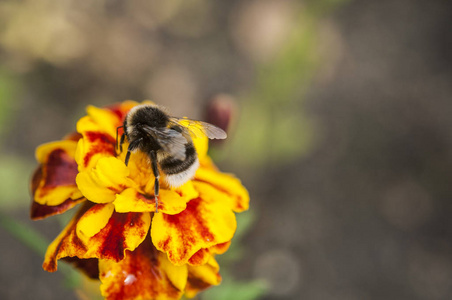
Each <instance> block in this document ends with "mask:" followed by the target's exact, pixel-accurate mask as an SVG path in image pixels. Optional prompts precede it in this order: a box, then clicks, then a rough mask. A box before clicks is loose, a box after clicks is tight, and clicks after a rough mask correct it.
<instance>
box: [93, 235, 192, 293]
mask: <svg viewBox="0 0 452 300" xmlns="http://www.w3.org/2000/svg"><path fill="white" fill-rule="evenodd" d="M99 269H100V280H101V282H102V285H101V292H102V295H103V296H104V297H105V298H106V299H107V300H116V299H118V300H123V299H124V300H127V299H157V300H167V299H179V298H180V297H181V296H182V294H183V291H184V289H185V286H186V283H187V267H186V266H180V267H177V266H175V265H173V264H171V263H170V262H169V261H168V259H167V257H166V255H165V254H164V253H162V252H159V251H157V249H155V248H154V246H153V245H152V243H151V241H150V240H149V239H147V240H145V241H144V242H143V243H142V244H141V245H140V246H139V247H138V248H137V249H135V251H133V252H129V251H128V252H127V255H126V258H125V259H124V260H122V261H120V262H119V263H115V262H113V261H105V260H101V261H100V262H99Z"/></svg>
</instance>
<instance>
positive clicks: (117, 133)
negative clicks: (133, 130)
mask: <svg viewBox="0 0 452 300" xmlns="http://www.w3.org/2000/svg"><path fill="white" fill-rule="evenodd" d="M123 127H124V126H119V127H116V144H115V149H116V150H118V136H119V128H123ZM122 143H124V133H123V134H122V135H121V141H120V142H119V147H120V149H121V152H122Z"/></svg>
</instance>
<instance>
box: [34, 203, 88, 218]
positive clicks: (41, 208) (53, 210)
mask: <svg viewBox="0 0 452 300" xmlns="http://www.w3.org/2000/svg"><path fill="white" fill-rule="evenodd" d="M83 200H84V199H77V200H72V199H67V200H66V201H64V202H63V203H61V204H59V205H56V206H49V205H42V204H39V203H37V202H34V201H33V203H32V205H31V219H33V220H40V219H44V218H46V217H50V216H53V215H57V214H61V213H63V212H65V211H67V210H68V209H70V208H72V207H74V206H75V205H77V204H78V203H79V202H81V201H83Z"/></svg>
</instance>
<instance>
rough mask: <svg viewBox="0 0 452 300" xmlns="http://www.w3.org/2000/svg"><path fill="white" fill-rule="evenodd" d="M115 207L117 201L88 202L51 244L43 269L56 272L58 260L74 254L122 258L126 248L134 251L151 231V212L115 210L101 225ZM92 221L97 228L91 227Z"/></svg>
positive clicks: (112, 258) (81, 256)
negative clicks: (105, 202)
mask: <svg viewBox="0 0 452 300" xmlns="http://www.w3.org/2000/svg"><path fill="white" fill-rule="evenodd" d="M108 206H109V207H110V208H107V207H108ZM111 207H113V204H97V205H94V206H92V207H90V205H89V204H88V203H87V204H86V205H84V206H83V207H82V208H81V210H80V211H79V213H78V214H77V215H76V216H75V217H74V218H73V219H72V221H71V222H70V223H69V225H68V226H66V228H65V229H64V230H63V232H61V233H60V235H59V236H58V237H57V238H56V239H55V240H54V241H53V242H52V243H51V244H50V246H49V247H48V249H47V252H46V255H45V260H44V264H43V268H44V269H45V270H46V271H49V272H54V271H56V269H57V260H58V259H60V258H64V257H74V256H76V257H78V258H99V259H111V260H115V261H120V260H122V259H124V255H125V251H126V250H131V251H133V250H134V249H135V248H136V247H138V245H140V244H141V242H142V241H143V240H144V239H145V237H146V235H147V232H148V230H149V225H150V223H151V217H150V214H149V213H128V214H120V213H116V212H113V213H112V214H111V217H110V218H109V219H108V222H107V223H106V224H105V226H104V227H103V228H101V227H102V225H103V224H104V223H105V219H106V218H107V216H108V214H109V211H111ZM79 222H80V225H79ZM90 224H91V225H92V226H93V229H89V225H90ZM79 234H80V235H79ZM90 235H92V236H91V237H90Z"/></svg>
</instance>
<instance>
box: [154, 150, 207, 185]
mask: <svg viewBox="0 0 452 300" xmlns="http://www.w3.org/2000/svg"><path fill="white" fill-rule="evenodd" d="M159 165H160V169H161V170H162V172H163V173H165V175H166V182H167V183H168V184H169V185H170V186H173V187H177V186H180V185H182V184H184V183H185V182H187V181H188V180H190V179H191V178H192V177H193V176H194V175H195V172H196V170H197V169H198V167H199V161H198V156H197V153H196V150H195V148H194V146H193V144H192V143H188V144H186V145H185V160H179V159H175V158H173V157H171V156H166V157H164V158H163V159H161V160H160V161H159Z"/></svg>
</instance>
